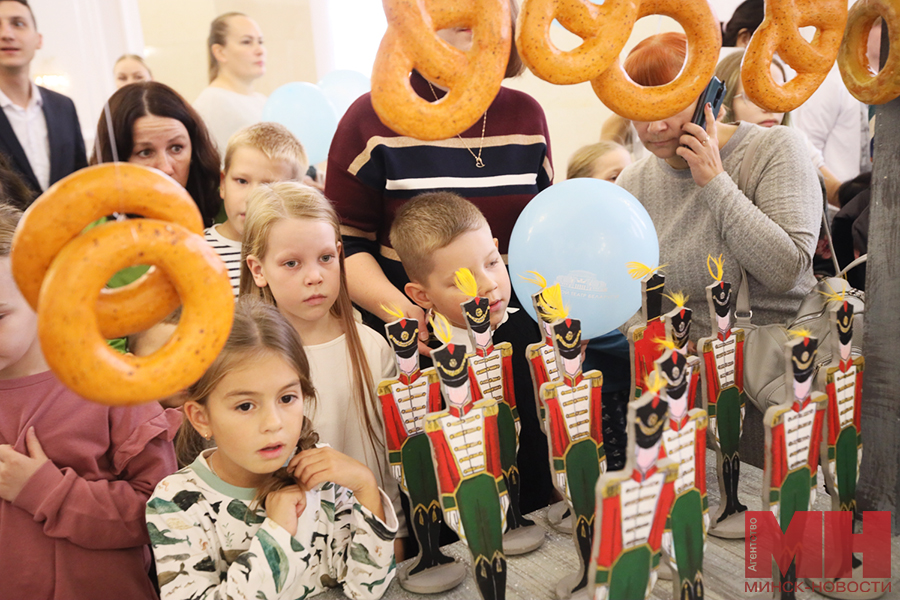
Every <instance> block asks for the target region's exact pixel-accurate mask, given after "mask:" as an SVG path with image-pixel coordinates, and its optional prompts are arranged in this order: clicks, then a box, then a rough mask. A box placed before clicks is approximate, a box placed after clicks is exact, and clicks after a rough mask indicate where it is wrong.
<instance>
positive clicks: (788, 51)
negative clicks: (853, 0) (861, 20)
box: [741, 0, 847, 113]
mask: <svg viewBox="0 0 900 600" xmlns="http://www.w3.org/2000/svg"><path fill="white" fill-rule="evenodd" d="M846 21H847V2H846V0H766V3H765V17H764V18H763V22H762V24H761V25H760V26H759V28H758V29H757V30H756V31H755V32H754V33H753V37H751V38H750V44H749V45H748V46H747V51H746V52H745V53H744V59H743V63H742V64H741V83H742V84H743V86H744V93H745V94H746V95H747V97H748V98H749V99H750V100H751V101H752V102H753V103H754V104H756V105H757V106H759V107H760V108H763V109H765V110H767V111H770V112H778V113H784V112H790V111H792V110H794V109H795V108H797V107H798V106H800V105H801V104H803V103H804V102H806V100H808V99H809V97H810V96H812V94H813V92H815V91H816V89H818V87H819V86H820V85H822V82H823V81H824V80H825V77H826V76H827V75H828V72H829V71H830V70H831V67H832V65H833V64H834V60H835V58H836V57H837V54H838V48H839V47H840V44H841V38H842V36H843V32H844V25H845V24H846ZM810 26H811V27H815V28H816V33H815V35H814V36H813V39H812V41H811V42H808V41H806V40H805V39H804V38H803V36H802V35H800V28H801V27H810ZM776 52H777V53H778V55H779V56H780V57H781V58H782V59H784V61H785V62H786V63H787V64H788V65H790V67H791V68H792V69H793V70H794V71H796V72H797V75H796V77H794V78H793V79H791V80H790V81H788V82H786V83H784V84H779V83H777V82H776V81H775V80H774V79H773V77H772V71H771V67H772V58H773V56H774V55H775V53H776Z"/></svg>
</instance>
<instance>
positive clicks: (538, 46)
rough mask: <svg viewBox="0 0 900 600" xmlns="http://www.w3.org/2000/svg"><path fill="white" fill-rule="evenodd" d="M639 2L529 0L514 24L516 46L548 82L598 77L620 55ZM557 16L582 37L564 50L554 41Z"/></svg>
mask: <svg viewBox="0 0 900 600" xmlns="http://www.w3.org/2000/svg"><path fill="white" fill-rule="evenodd" d="M638 2H639V0H606V1H605V2H604V3H603V4H602V5H598V4H596V3H595V2H591V1H590V0H525V1H524V2H523V3H522V10H521V12H520V13H519V20H518V23H517V24H516V47H517V48H518V50H519V56H521V57H522V61H523V62H524V63H525V65H526V66H527V67H528V68H529V69H530V70H531V72H532V73H534V74H535V75H537V76H538V77H540V78H541V79H543V80H545V81H549V82H550V83H555V84H558V85H568V84H573V83H581V82H583V81H589V80H591V79H594V78H596V77H599V76H600V74H601V73H603V71H605V70H606V69H607V68H608V67H609V66H610V65H611V64H612V63H613V61H615V60H616V58H617V57H618V56H619V53H620V52H621V51H622V48H623V47H624V46H625V42H627V41H628V36H629V35H630V34H631V29H632V28H633V27H634V22H635V20H636V19H637V14H638ZM554 19H557V20H558V21H559V23H560V25H562V26H563V27H565V28H566V29H567V30H569V31H571V32H572V33H574V34H575V35H577V36H578V37H580V38H581V39H582V40H584V41H583V42H582V43H581V44H580V45H579V46H578V47H577V48H573V49H572V50H565V51H564V50H560V49H559V48H557V47H556V46H555V45H554V44H553V42H552V41H550V26H551V25H552V24H553V20H554Z"/></svg>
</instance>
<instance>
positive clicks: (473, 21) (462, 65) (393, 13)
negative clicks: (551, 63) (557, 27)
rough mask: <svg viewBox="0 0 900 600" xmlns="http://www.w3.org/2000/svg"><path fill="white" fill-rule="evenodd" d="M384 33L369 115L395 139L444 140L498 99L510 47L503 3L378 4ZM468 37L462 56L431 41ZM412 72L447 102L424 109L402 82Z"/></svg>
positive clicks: (400, 0)
mask: <svg viewBox="0 0 900 600" xmlns="http://www.w3.org/2000/svg"><path fill="white" fill-rule="evenodd" d="M384 11H385V14H386V15H387V19H388V30H387V32H386V33H385V34H384V38H383V39H382V40H381V46H379V48H378V55H377V56H376V58H375V65H374V66H373V67H372V107H373V108H374V109H375V112H376V113H377V114H378V117H379V118H380V119H381V121H382V122H383V123H384V124H385V125H387V126H388V127H390V128H391V129H392V130H394V131H396V132H397V133H399V134H401V135H406V136H410V137H414V138H417V139H421V140H443V139H447V138H452V137H453V136H455V135H457V134H459V133H462V132H463V131H465V130H466V129H468V128H469V127H471V126H472V125H473V124H475V122H476V121H477V120H478V119H479V118H481V115H482V114H484V112H485V111H486V110H487V109H488V107H489V106H490V105H491V102H493V101H494V98H495V97H496V96H497V92H499V91H500V84H501V83H502V81H503V75H504V73H505V72H506V65H507V62H508V61H509V50H510V45H511V43H512V40H511V37H512V32H511V29H512V24H511V23H510V15H509V4H508V0H428V1H427V2H426V0H384ZM448 27H468V28H471V29H472V34H473V38H472V47H471V48H470V49H469V51H468V52H462V51H460V50H457V49H456V48H454V47H452V46H450V45H449V44H447V43H446V42H444V41H443V40H441V39H440V38H438V37H437V36H436V35H435V32H436V31H438V30H440V29H445V28H448ZM413 69H416V70H418V71H419V72H420V73H421V74H422V76H424V77H425V78H426V79H428V80H429V81H431V82H434V83H435V84H437V85H439V86H441V87H444V88H447V89H449V91H448V92H447V95H446V96H444V97H443V98H441V99H440V100H437V101H436V102H429V101H428V100H427V99H423V98H421V97H420V96H419V95H418V94H417V93H416V92H415V90H413V89H412V86H411V85H410V82H409V74H410V72H411V71H412V70H413Z"/></svg>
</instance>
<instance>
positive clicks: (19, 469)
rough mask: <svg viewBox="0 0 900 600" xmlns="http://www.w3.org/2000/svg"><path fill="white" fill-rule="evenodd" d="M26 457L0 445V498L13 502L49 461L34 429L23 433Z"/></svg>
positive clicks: (9, 447) (7, 446) (4, 445)
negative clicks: (26, 450) (26, 451)
mask: <svg viewBox="0 0 900 600" xmlns="http://www.w3.org/2000/svg"><path fill="white" fill-rule="evenodd" d="M25 447H26V448H27V449H28V456H26V455H24V454H20V453H19V452H16V451H15V450H14V449H13V447H12V446H10V445H9V444H0V498H2V499H4V500H6V501H7V502H13V501H14V500H15V499H16V497H17V496H18V495H19V492H21V491H22V488H23V487H25V484H26V483H28V480H29V479H31V476H32V475H34V474H35V473H36V472H37V470H38V469H40V468H41V465H43V464H44V463H45V462H47V461H48V460H50V459H49V458H47V455H46V454H44V449H43V448H42V447H41V443H40V442H39V441H38V438H37V434H36V433H35V432H34V427H29V428H28V431H27V432H25Z"/></svg>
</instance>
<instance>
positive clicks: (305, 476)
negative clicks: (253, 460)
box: [288, 446, 384, 519]
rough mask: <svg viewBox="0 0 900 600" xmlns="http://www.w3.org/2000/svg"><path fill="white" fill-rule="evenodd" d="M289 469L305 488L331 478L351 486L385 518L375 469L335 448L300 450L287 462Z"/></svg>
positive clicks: (371, 509)
mask: <svg viewBox="0 0 900 600" xmlns="http://www.w3.org/2000/svg"><path fill="white" fill-rule="evenodd" d="M288 472H289V473H291V474H293V476H294V477H295V478H296V479H297V483H299V484H300V487H301V488H303V489H306V490H311V489H313V488H314V487H316V486H317V485H319V484H322V483H325V482H328V481H331V482H333V483H336V484H338V485H340V486H341V487H345V488H347V489H349V490H352V491H353V494H354V495H355V496H356V499H357V500H359V503H360V504H362V505H363V506H365V507H366V508H368V509H369V510H370V511H372V512H373V513H374V514H375V516H377V517H378V518H379V519H384V510H383V508H382V505H381V493H380V492H379V491H378V482H377V481H376V480H375V476H374V475H373V474H372V471H370V470H369V468H368V467H366V465H364V464H362V463H361V462H359V461H357V460H354V459H352V458H350V457H349V456H347V455H346V454H341V453H340V452H338V451H337V450H335V449H334V448H330V447H327V446H326V447H322V448H311V449H309V450H304V451H303V452H300V453H299V454H297V455H296V456H294V458H292V459H291V462H290V463H288Z"/></svg>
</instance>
